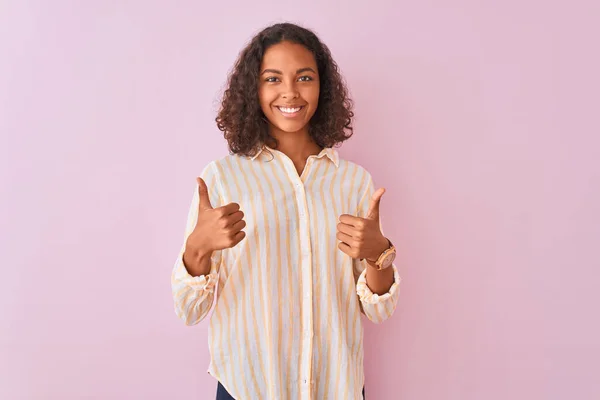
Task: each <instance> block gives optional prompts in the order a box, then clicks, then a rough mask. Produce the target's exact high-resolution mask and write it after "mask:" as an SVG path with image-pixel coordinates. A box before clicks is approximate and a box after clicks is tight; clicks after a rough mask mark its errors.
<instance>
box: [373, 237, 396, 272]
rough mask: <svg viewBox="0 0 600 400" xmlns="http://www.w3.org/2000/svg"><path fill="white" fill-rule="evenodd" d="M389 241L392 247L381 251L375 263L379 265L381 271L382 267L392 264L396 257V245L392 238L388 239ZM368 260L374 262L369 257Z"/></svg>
mask: <svg viewBox="0 0 600 400" xmlns="http://www.w3.org/2000/svg"><path fill="white" fill-rule="evenodd" d="M388 242H389V244H390V247H389V248H388V249H387V250H384V252H383V253H381V255H380V256H379V258H378V259H377V261H375V265H377V269H378V270H379V271H381V270H382V269H386V268H388V267H389V266H390V265H392V263H393V262H394V259H395V258H396V248H395V247H394V245H393V244H392V242H391V241H390V239H388ZM367 261H371V262H373V261H372V260H368V259H367Z"/></svg>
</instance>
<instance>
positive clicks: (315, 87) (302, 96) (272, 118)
mask: <svg viewBox="0 0 600 400" xmlns="http://www.w3.org/2000/svg"><path fill="white" fill-rule="evenodd" d="M259 79H260V83H259V85H258V98H259V101H260V106H261V108H262V111H263V113H264V114H265V116H266V117H267V119H268V121H269V125H270V127H271V133H272V134H273V135H274V136H277V135H278V134H281V133H294V132H302V133H308V130H307V127H308V122H309V121H310V119H311V118H312V116H313V115H314V113H315V111H316V110H317V105H318V103H319V74H318V70H317V63H316V61H315V58H314V56H313V55H312V53H311V52H310V51H309V50H308V49H307V48H306V47H304V46H302V45H300V44H295V43H290V42H281V43H278V44H275V45H273V46H271V47H269V48H268V49H267V51H266V52H265V54H264V56H263V60H262V65H261V68H260V77H259Z"/></svg>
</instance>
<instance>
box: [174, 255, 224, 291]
mask: <svg viewBox="0 0 600 400" xmlns="http://www.w3.org/2000/svg"><path fill="white" fill-rule="evenodd" d="M178 262H179V268H177V271H178V273H177V275H179V276H178V277H176V278H179V280H180V281H181V282H182V283H183V284H184V285H186V286H189V287H190V288H192V289H193V290H194V291H196V292H206V293H212V292H213V291H214V290H215V285H216V284H217V280H218V276H219V275H218V273H217V272H211V273H209V274H207V275H200V276H192V275H190V273H189V272H188V270H187V268H186V267H185V264H184V263H183V255H182V256H181V257H180V258H179V260H178ZM211 262H212V260H211Z"/></svg>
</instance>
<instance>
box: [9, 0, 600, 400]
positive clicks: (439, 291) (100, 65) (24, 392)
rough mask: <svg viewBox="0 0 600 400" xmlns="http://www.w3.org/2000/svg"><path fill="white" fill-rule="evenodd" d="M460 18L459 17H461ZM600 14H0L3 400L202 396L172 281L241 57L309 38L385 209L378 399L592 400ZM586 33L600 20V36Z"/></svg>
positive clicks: (597, 386)
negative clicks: (337, 76) (386, 289)
mask: <svg viewBox="0 0 600 400" xmlns="http://www.w3.org/2000/svg"><path fill="white" fill-rule="evenodd" d="M450 3H453V5H450ZM599 11H600V6H599V5H598V2H594V1H591V0H590V1H587V2H573V3H569V4H567V3H565V2H558V1H556V2H548V1H533V0H527V1H522V0H519V1H517V0H510V1H504V2H500V1H475V0H472V1H459V2H447V1H441V0H438V1H431V0H429V1H418V2H417V1H414V2H400V3H399V2H391V1H390V2H388V3H387V4H386V3H384V2H377V1H354V2H351V3H347V2H344V3H339V4H338V3H334V2H326V4H321V2H317V1H312V2H309V1H305V2H289V3H286V2H282V1H276V2H275V1H273V2H267V1H255V2H248V1H242V0H229V1H226V2H225V1H214V2H211V3H210V4H209V5H206V4H205V3H204V2H200V1H197V2H191V1H181V2H168V1H141V0H138V1H135V0H129V1H85V2H77V1H53V2H50V1H41V0H38V1H17V0H13V1H10V0H9V1H3V2H2V3H1V4H0V132H1V136H0V138H1V142H0V163H1V165H0V167H1V168H0V179H1V186H0V187H1V196H0V201H1V204H0V206H1V208H0V210H1V214H0V217H1V219H0V226H1V232H0V233H1V249H0V250H1V253H0V254H1V260H0V265H1V267H2V277H1V279H0V282H1V283H0V286H1V287H0V307H1V309H0V312H1V313H0V315H1V316H0V318H1V319H0V321H1V324H2V325H1V330H0V354H1V356H0V398H2V399H7V400H12V399H57V400H59V399H60V400H65V399H84V398H85V399H127V400H129V399H190V400H191V399H212V398H214V391H215V381H214V380H213V379H212V378H210V377H209V375H208V374H207V373H206V372H205V371H206V368H207V366H208V354H207V345H206V342H207V337H206V333H207V323H206V321H205V322H203V323H201V324H200V325H198V326H194V327H192V328H188V327H185V326H184V324H183V323H182V322H181V321H179V320H178V319H177V318H176V316H175V314H174V311H173V304H172V300H171V292H170V290H171V289H170V272H171V268H172V265H173V262H174V259H175V257H176V254H177V251H178V250H179V246H180V245H181V242H182V240H183V236H182V235H183V229H184V225H185V218H186V215H187V207H188V205H189V202H190V200H191V194H192V191H193V188H194V186H195V176H196V174H198V173H199V172H200V171H201V168H202V167H203V166H204V165H205V164H206V163H207V162H209V161H210V160H212V159H214V158H217V157H221V156H224V155H225V154H226V147H225V142H224V140H223V139H222V136H221V135H220V132H218V131H217V129H216V127H215V124H214V116H215V111H216V108H217V106H218V96H219V93H220V91H221V89H222V87H223V84H224V82H225V77H226V73H227V71H228V70H229V68H230V67H231V65H232V63H233V61H234V60H235V58H236V56H237V53H238V51H239V50H240V49H241V48H242V46H243V45H244V44H245V42H246V40H248V39H249V38H250V37H251V36H252V34H253V33H255V32H256V31H258V30H259V29H260V28H262V27H264V26H266V25H267V24H269V23H271V22H277V21H282V20H291V21H295V22H299V23H302V24H305V25H306V26H307V27H310V28H313V29H315V30H316V31H317V32H318V33H319V34H320V36H321V38H322V39H323V40H324V41H325V42H326V43H327V44H328V45H329V46H330V48H331V49H332V52H333V54H334V56H335V58H336V60H337V61H338V63H339V64H340V66H341V68H342V71H343V73H344V75H345V77H346V78H347V81H348V84H349V86H350V88H351V91H352V93H353V96H354V98H355V100H356V112H357V119H356V134H355V137H354V138H353V139H352V140H351V141H350V142H348V143H346V144H345V145H344V147H343V148H342V149H341V154H342V156H343V157H346V158H349V159H351V160H353V161H356V162H358V163H360V164H362V165H363V166H365V167H366V168H367V169H369V170H370V171H371V173H372V174H373V176H374V178H375V181H376V184H377V185H378V186H385V187H386V188H387V189H388V192H387V193H386V194H385V196H384V197H383V200H382V213H383V220H384V226H385V230H386V233H387V234H388V235H389V236H390V237H391V238H392V239H393V240H394V242H396V244H397V245H398V247H399V250H400V255H399V260H398V265H399V268H400V272H401V274H402V276H403V279H404V281H403V283H402V288H401V290H402V294H401V297H400V302H399V307H398V309H397V312H396V314H395V315H394V316H393V318H392V319H391V320H390V321H388V322H386V323H385V324H383V325H380V326H376V325H371V324H367V328H366V351H367V356H366V374H367V397H368V399H369V400H375V399H407V400H429V399H431V400H434V399H435V400H480V399H486V400H496V399H497V400H501V399H502V400H505V399H528V400H532V399H540V400H541V399H544V400H547V399H557V400H558V399H598V398H600V379H599V378H598V372H599V369H600V361H599V359H600V345H599V338H600V322H599V319H600V317H599V315H600V311H598V305H599V304H600V294H599V293H600V290H599V289H598V287H599V282H600V280H599V278H600V274H599V273H598V269H599V267H600V257H599V255H598V247H597V246H598V245H600V166H599V161H598V159H599V156H600V154H599V153H600V151H599V149H600V140H599V139H598V135H599V133H600V129H599V128H600V124H599V122H598V111H599V110H598V108H599V107H598V106H599V101H598V93H600V82H599V79H598V71H600V58H599V56H598V37H599V36H600V29H599V28H598V25H597V21H598V16H599V14H600V13H599ZM594 24H595V26H594Z"/></svg>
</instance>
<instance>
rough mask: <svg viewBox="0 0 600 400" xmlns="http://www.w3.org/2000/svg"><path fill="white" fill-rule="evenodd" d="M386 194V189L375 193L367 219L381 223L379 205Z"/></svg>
mask: <svg viewBox="0 0 600 400" xmlns="http://www.w3.org/2000/svg"><path fill="white" fill-rule="evenodd" d="M384 193H385V189H384V188H381V189H378V190H377V191H376V192H375V193H373V197H371V204H369V211H367V219H372V220H376V221H379V203H381V197H383V194H384Z"/></svg>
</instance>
